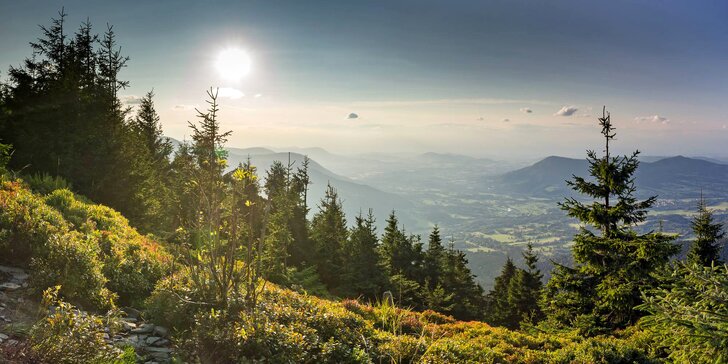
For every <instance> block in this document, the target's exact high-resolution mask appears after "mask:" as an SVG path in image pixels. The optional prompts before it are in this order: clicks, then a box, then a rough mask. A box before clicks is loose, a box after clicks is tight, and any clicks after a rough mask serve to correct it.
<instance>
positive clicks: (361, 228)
mask: <svg viewBox="0 0 728 364" xmlns="http://www.w3.org/2000/svg"><path fill="white" fill-rule="evenodd" d="M374 224H375V219H374V214H373V212H372V210H371V209H369V213H368V215H367V216H366V217H364V216H362V215H361V214H359V215H358V216H357V217H356V218H355V220H354V226H353V227H352V229H351V232H350V233H349V241H348V242H347V244H346V249H345V252H344V253H345V254H346V255H345V257H346V261H345V262H344V270H345V272H346V274H345V276H344V277H345V281H346V282H345V284H344V285H343V286H344V287H345V288H347V295H348V296H351V297H359V296H362V297H364V298H365V299H369V300H371V301H372V302H374V301H375V300H376V299H377V298H378V297H379V295H380V294H381V293H382V292H383V289H384V287H385V286H386V284H387V277H386V276H385V274H384V272H383V271H382V270H381V269H380V267H379V254H378V251H377V249H378V246H379V240H378V238H377V231H376V226H375V225H374Z"/></svg>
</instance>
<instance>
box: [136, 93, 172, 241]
mask: <svg viewBox="0 0 728 364" xmlns="http://www.w3.org/2000/svg"><path fill="white" fill-rule="evenodd" d="M153 98H154V93H153V92H152V91H149V92H148V93H147V94H146V95H145V96H144V97H143V98H142V99H141V102H140V104H139V108H138V110H137V113H136V117H134V118H133V119H131V120H130V122H129V126H130V128H131V135H130V136H131V140H130V141H129V142H128V143H126V144H127V149H128V152H127V153H126V154H127V155H129V158H130V159H132V162H131V170H130V171H129V174H130V175H131V177H132V181H133V183H135V184H136V188H135V189H136V191H137V193H135V194H134V198H135V201H134V202H135V203H134V204H133V206H131V209H130V211H129V213H128V218H129V219H130V220H131V221H132V222H133V223H134V225H136V226H138V227H141V228H142V229H143V230H145V231H156V232H161V231H165V230H166V231H169V229H170V219H169V215H171V206H170V205H169V203H170V201H171V199H170V197H171V196H170V194H171V192H170V188H169V182H170V181H169V178H170V161H169V156H170V154H171V153H172V144H171V143H170V142H169V140H168V139H167V138H166V137H164V135H163V134H162V126H161V123H160V121H159V115H158V114H157V111H156V110H155V108H154V100H153Z"/></svg>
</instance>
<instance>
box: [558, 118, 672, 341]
mask: <svg viewBox="0 0 728 364" xmlns="http://www.w3.org/2000/svg"><path fill="white" fill-rule="evenodd" d="M599 125H600V126H601V128H602V130H601V133H602V135H603V136H604V139H605V149H604V155H603V156H602V157H598V156H597V154H596V152H594V151H591V150H590V151H588V152H587V160H588V162H589V173H590V175H591V177H592V179H591V180H587V179H585V178H583V177H577V176H573V179H572V180H571V181H567V183H568V185H569V186H571V188H572V189H574V190H575V191H577V192H579V193H581V194H583V195H586V196H588V197H590V198H592V199H593V202H591V203H588V204H587V203H584V202H582V201H580V200H577V199H575V198H567V199H566V200H565V201H564V202H563V203H560V206H561V208H562V209H563V210H564V211H566V212H567V214H568V215H569V216H570V217H573V218H576V219H578V220H579V221H580V222H581V223H582V224H583V225H585V226H582V227H581V229H580V231H579V233H578V234H577V235H576V236H575V237H574V246H573V248H572V254H573V256H574V261H575V263H576V266H575V267H574V268H567V267H564V266H561V265H558V266H557V267H556V269H555V270H554V272H553V274H552V278H551V280H550V281H549V283H548V284H547V287H546V291H545V304H546V307H545V308H546V312H547V314H548V315H549V316H550V317H551V318H552V319H554V320H555V321H556V322H558V323H560V324H565V325H577V326H580V327H582V328H583V329H585V330H592V329H594V328H599V327H606V328H619V327H624V326H625V325H628V324H630V323H633V322H635V320H636V319H637V318H639V317H640V313H639V312H637V311H635V310H634V307H635V306H637V305H638V304H640V303H641V301H642V299H641V293H640V291H641V290H643V289H646V288H650V287H653V286H654V285H655V278H654V277H653V275H652V273H653V272H655V270H657V269H658V268H660V267H662V266H664V265H665V263H666V262H667V261H668V259H669V258H670V256H672V255H673V254H675V253H676V252H677V249H678V248H677V246H676V245H674V244H673V243H672V240H673V239H674V238H672V237H670V236H667V235H664V234H662V233H660V232H657V233H655V232H650V233H647V234H637V233H636V232H635V231H634V230H633V229H632V227H633V226H634V225H635V224H637V223H640V222H642V221H644V220H645V217H646V214H647V209H648V208H649V207H651V206H652V205H653V204H654V202H655V199H656V197H654V196H653V197H650V198H648V199H646V200H643V201H638V200H637V199H636V198H635V197H634V195H633V194H634V192H635V185H634V177H633V176H634V173H635V171H636V170H637V167H638V165H639V161H638V160H637V156H638V154H639V152H638V151H637V152H634V153H633V154H632V155H631V156H624V157H614V156H612V155H611V153H610V149H609V147H610V142H611V141H612V140H613V139H614V136H615V133H614V127H613V126H612V123H611V119H610V116H609V114H607V113H606V111H604V112H603V115H602V117H601V118H599ZM587 225H588V226H591V227H592V228H591V229H588V228H587V227H586V226H587Z"/></svg>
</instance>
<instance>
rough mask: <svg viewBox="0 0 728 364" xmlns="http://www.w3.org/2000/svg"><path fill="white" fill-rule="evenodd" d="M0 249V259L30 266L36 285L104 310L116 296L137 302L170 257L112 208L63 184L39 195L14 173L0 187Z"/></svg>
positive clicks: (165, 269) (143, 295) (158, 277)
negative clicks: (14, 177)
mask: <svg viewBox="0 0 728 364" xmlns="http://www.w3.org/2000/svg"><path fill="white" fill-rule="evenodd" d="M0 249H2V251H3V252H6V253H7V254H2V255H0V261H2V263H5V264H10V265H18V266H25V267H28V266H29V267H30V268H31V269H32V270H33V271H34V274H33V279H32V282H31V283H32V284H33V286H34V287H35V288H37V289H39V290H43V289H45V288H47V287H51V286H55V285H61V286H62V288H61V291H60V293H61V295H62V296H63V297H65V298H66V299H68V300H70V301H71V302H73V303H75V304H78V305H81V306H83V307H84V308H87V309H89V308H93V309H108V308H110V307H111V306H113V304H114V300H115V299H116V298H118V299H119V301H120V302H121V303H122V304H125V305H131V304H136V303H138V302H139V301H140V300H143V299H144V298H145V297H146V296H148V295H149V294H150V293H151V291H152V290H153V288H154V285H155V284H156V282H157V281H158V280H159V279H161V278H162V277H163V276H164V275H165V274H166V272H167V271H168V268H167V267H168V266H169V261H170V258H169V255H168V254H167V253H166V252H165V251H164V249H163V248H162V247H161V246H160V245H159V244H158V243H156V242H155V241H153V240H152V239H150V238H149V237H146V236H142V235H140V234H139V233H137V232H136V230H134V229H133V228H131V227H130V226H129V225H128V222H127V220H126V219H125V218H124V217H123V216H121V215H120V214H119V213H118V212H116V211H114V210H113V209H110V208H108V207H105V206H101V205H94V204H92V203H88V202H84V201H82V199H79V198H77V197H76V196H75V195H74V194H73V193H72V192H71V191H69V190H65V189H63V190H55V191H53V192H51V193H50V194H49V195H47V196H45V197H43V196H40V195H38V194H36V193H33V192H31V191H30V190H29V189H28V188H26V187H24V186H23V183H22V181H20V180H16V181H4V182H2V186H0Z"/></svg>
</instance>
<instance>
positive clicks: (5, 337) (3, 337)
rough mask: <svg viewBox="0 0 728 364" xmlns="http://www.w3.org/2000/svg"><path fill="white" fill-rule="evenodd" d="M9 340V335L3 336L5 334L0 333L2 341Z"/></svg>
mask: <svg viewBox="0 0 728 364" xmlns="http://www.w3.org/2000/svg"><path fill="white" fill-rule="evenodd" d="M9 338H10V337H9V336H8V335H5V334H3V333H1V332H0V340H7V339H9Z"/></svg>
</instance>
